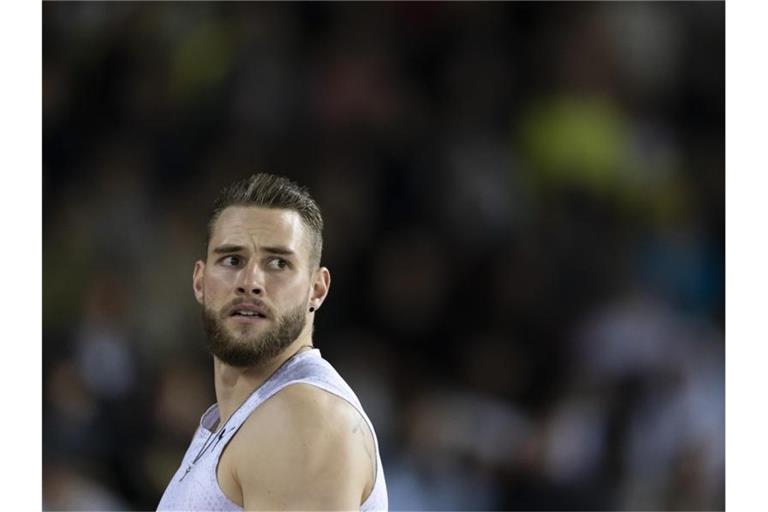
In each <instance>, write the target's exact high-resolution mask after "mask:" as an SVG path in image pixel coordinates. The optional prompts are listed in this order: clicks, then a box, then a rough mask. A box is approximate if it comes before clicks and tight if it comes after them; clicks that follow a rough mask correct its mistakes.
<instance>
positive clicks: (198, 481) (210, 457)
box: [157, 349, 388, 511]
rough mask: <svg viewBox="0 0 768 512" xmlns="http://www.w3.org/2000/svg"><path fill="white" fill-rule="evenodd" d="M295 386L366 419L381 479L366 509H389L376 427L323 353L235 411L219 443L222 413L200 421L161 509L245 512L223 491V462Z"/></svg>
mask: <svg viewBox="0 0 768 512" xmlns="http://www.w3.org/2000/svg"><path fill="white" fill-rule="evenodd" d="M290 384H311V385H312V386H316V387H318V388H320V389H323V390H325V391H327V392H329V393H332V394H334V395H336V396H338V397H340V398H342V399H344V400H346V401H347V402H348V403H349V404H350V405H352V407H354V408H355V409H356V410H357V412H358V413H360V415H361V416H362V417H363V419H365V422H366V423H367V424H368V428H370V429H371V433H372V434H373V442H374V444H375V448H376V475H375V480H374V485H373V490H372V491H371V494H370V495H369V496H368V497H367V498H366V500H365V501H364V502H363V503H362V504H361V505H360V510H387V508H388V502H387V486H386V482H385V481H384V471H383V470H382V467H381V456H380V454H379V443H378V440H377V439H376V433H375V431H374V430H373V425H372V424H371V421H370V420H369V419H368V416H367V415H366V414H365V411H363V408H362V406H361V405H360V401H359V400H358V399H357V396H355V393H354V392H353V391H352V389H351V388H350V387H349V385H348V384H347V383H346V382H344V379H342V378H341V376H340V375H339V374H338V373H337V372H336V370H335V369H334V368H333V367H332V366H331V364H330V363H329V362H328V361H326V360H325V359H323V358H322V357H321V356H320V351H319V350H318V349H312V350H309V351H307V352H302V353H299V354H297V355H295V356H294V357H293V358H292V359H289V360H288V361H287V362H286V363H285V364H284V365H283V366H282V367H280V368H279V369H278V370H277V371H276V372H275V373H274V374H273V375H272V376H271V377H270V378H269V379H268V380H267V381H266V382H265V383H264V384H262V385H261V386H260V387H259V388H258V389H257V390H256V391H254V392H253V394H251V396H249V397H248V399H247V400H246V401H245V402H244V403H243V405H242V406H240V408H239V409H238V410H237V411H235V413H234V414H233V415H232V417H231V418H230V419H229V421H228V422H227V424H226V425H225V427H226V428H225V429H224V430H223V431H222V432H221V433H219V434H217V435H216V438H213V431H212V429H213V426H214V425H216V423H217V421H218V420H219V410H218V406H217V405H216V404H214V405H212V406H211V407H210V408H209V409H208V410H207V411H206V412H205V414H203V417H202V418H201V419H200V427H198V429H197V431H196V432H195V435H194V437H193V438H192V443H191V444H190V445H189V448H188V449H187V453H185V454H184V459H182V461H181V466H179V469H178V470H177V471H176V474H175V475H173V479H172V480H171V482H170V483H169V484H168V487H167V488H166V489H165V492H164V493H163V497H162V498H161V499H160V504H159V505H158V507H157V510H226V511H240V510H242V507H240V506H239V505H237V504H236V503H233V502H232V501H231V500H230V499H229V498H227V497H226V496H225V495H224V493H223V492H222V491H221V488H220V487H219V482H218V479H217V478H216V467H217V466H218V464H219V458H220V457H221V453H222V451H223V450H224V447H225V446H226V445H227V443H229V441H230V440H231V439H232V437H233V436H234V435H235V433H236V432H237V430H238V429H239V428H240V426H242V424H243V423H244V422H245V420H246V419H247V418H248V416H249V415H250V414H251V413H252V412H253V411H254V410H255V409H256V408H257V407H258V406H259V405H261V404H262V403H263V402H264V401H265V400H267V399H268V398H269V397H271V396H272V395H274V394H275V393H277V392H278V391H280V390H281V389H283V388H284V387H286V386H288V385H290ZM206 443H208V448H207V449H206V450H205V451H204V453H203V455H202V456H200V458H199V459H198V461H197V462H196V463H195V464H192V461H193V460H194V459H195V457H197V456H198V454H199V453H200V451H201V450H202V449H203V448H204V447H205V446H206ZM190 466H191V468H190Z"/></svg>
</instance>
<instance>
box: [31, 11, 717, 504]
mask: <svg viewBox="0 0 768 512" xmlns="http://www.w3.org/2000/svg"><path fill="white" fill-rule="evenodd" d="M724 15H725V8H724V3H722V2H701V3H684V2H682V3H681V2H675V3H664V2H650V3H645V2H626V3H625V2H619V3H611V2H599V3H582V2H574V3H556V2H545V3H530V2H523V3H442V2H429V3H421V2H402V3H399V2H398V3H389V2H386V3H378V2H376V3H347V2H340V3H321V2H309V3H240V2H232V3H230V2H222V3H214V2H211V3H208V2H191V3H177V2H158V3H150V2H136V3H131V2H116V3H107V2H103V3H101V2H83V3H72V2H45V3H44V4H43V20H42V24H43V112H44V115H43V205H44V206H43V249H44V254H43V284H44V289H43V293H44V299H43V300H44V302H43V305H44V306H43V316H44V322H43V362H42V363H43V457H44V460H43V505H44V508H45V509H49V510H117V509H119V510H127V509H153V508H154V507H156V505H157V502H158V501H159V498H160V495H161V493H162V491H163V489H164V487H165V485H166V484H167V482H168V480H169V478H170V476H171V475H172V473H173V472H174V471H175V470H176V468H177V465H178V464H179V462H180V460H181V456H182V454H183V452H184V450H185V449H186V446H187V444H188V442H189V440H190V438H191V435H192V433H193V431H194V429H195V428H196V426H197V425H198V422H199V419H200V416H201V414H202V413H203V412H204V410H205V409H206V407H207V406H208V405H210V404H211V403H213V402H214V401H215V398H214V395H213V381H212V368H211V361H210V356H209V355H208V354H207V352H206V349H205V344H204V340H203V331H202V327H201V323H200V319H199V316H200V312H199V306H198V305H197V304H196V302H195V301H194V298H193V295H192V286H191V275H192V268H193V264H194V261H195V260H196V259H197V258H199V257H201V255H202V254H203V253H204V247H203V243H204V235H205V221H206V218H207V213H208V210H209V208H210V206H211V203H212V200H213V198H214V196H215V194H216V193H217V191H218V190H219V189H220V187H222V186H223V185H225V184H227V183H228V182H230V181H231V180H233V179H236V178H239V177H243V176H246V175H248V174H250V173H253V172H257V171H267V172H273V173H278V174H284V175H287V176H289V177H290V178H292V179H294V180H296V181H298V182H299V183H301V184H304V185H307V186H308V187H309V189H310V191H311V192H312V194H313V195H314V196H315V198H316V199H317V201H318V203H319V204H320V206H321V208H322V210H323V214H324V217H325V224H326V231H325V249H324V254H323V263H324V264H325V265H326V266H328V267H329V268H330V270H331V274H332V287H331V292H330V296H329V298H328V301H327V302H326V303H325V305H324V307H323V309H322V311H321V313H320V315H319V316H318V317H317V321H316V329H315V339H314V341H315V344H316V346H318V347H319V348H320V350H321V352H322V354H323V356H324V357H325V358H326V359H328V360H329V361H331V363H332V364H333V365H334V366H335V367H336V368H337V369H338V370H339V372H340V373H341V374H342V375H343V376H344V377H345V378H346V380H347V381H348V382H349V383H350V385H351V386H352V387H353V389H354V390H355V391H356V392H357V394H358V396H359V397H360V399H361V401H362V403H363V406H364V407H365V408H366V410H367V412H368V414H369V415H370V417H371V419H372V421H373V423H374V425H375V426H376V429H377V433H378V436H379V441H380V446H381V455H382V460H383V463H384V469H385V472H386V477H387V483H388V488H389V499H390V508H391V509H392V510H429V509H432V510H497V509H506V510H515V509H519V510H555V509H568V510H618V509H621V510H638V509H643V510H656V509H664V510H683V509H684V510H690V509H696V510H714V509H723V508H724V492H725V490H724V489H725V487H724V472H725V461H724V459H725V454H724V428H725V426H724V422H725V414H724V409H725V403H724V402H725V398H724V377H725V374H724V373H725V372H724V258H725V245H724V242H725V224H724V172H725V149H724V142H725V141H724V131H725V123H724V113H725V100H724V85H725V70H724V61H725V57H724V47H725V37H724V35H725V34H724V32H725V28H724Z"/></svg>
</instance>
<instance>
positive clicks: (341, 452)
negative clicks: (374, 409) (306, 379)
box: [234, 384, 375, 509]
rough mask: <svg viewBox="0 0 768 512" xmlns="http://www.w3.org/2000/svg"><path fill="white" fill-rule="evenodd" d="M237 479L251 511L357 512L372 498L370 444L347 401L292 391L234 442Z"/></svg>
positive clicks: (309, 390)
mask: <svg viewBox="0 0 768 512" xmlns="http://www.w3.org/2000/svg"><path fill="white" fill-rule="evenodd" d="M235 441H237V446H238V449H237V450H236V453H235V454H234V455H235V457H234V462H235V472H236V477H237V480H238V481H239V484H240V486H241V488H242V491H243V500H244V504H245V505H246V507H245V508H246V509H248V508H304V509H312V508H334V509H357V508H359V506H360V503H361V502H362V500H363V499H364V498H365V497H367V495H368V494H369V493H370V489H371V488H372V484H373V471H374V466H373V464H375V456H372V453H375V452H373V438H372V436H371V434H370V431H369V429H368V427H367V424H366V423H365V421H364V420H363V418H362V417H361V416H360V414H359V413H358V412H357V411H356V410H355V409H354V408H353V407H352V405H350V404H349V403H348V402H346V401H345V400H344V399H342V398H340V397H338V396H336V395H333V394H331V393H328V392H326V391H324V390H322V389H320V388H318V387H316V386H312V385H309V384H292V385H290V386H287V387H286V388H284V389H283V390H281V391H279V392H278V393H276V394H275V395H274V396H273V397H271V398H270V399H268V400H266V401H265V402H264V403H263V404H262V405H261V406H260V407H258V408H257V409H256V410H255V411H254V412H253V413H252V414H251V416H250V417H249V418H248V420H247V421H246V422H245V423H244V424H243V426H242V427H241V429H240V432H239V433H238V435H237V436H236V440H235Z"/></svg>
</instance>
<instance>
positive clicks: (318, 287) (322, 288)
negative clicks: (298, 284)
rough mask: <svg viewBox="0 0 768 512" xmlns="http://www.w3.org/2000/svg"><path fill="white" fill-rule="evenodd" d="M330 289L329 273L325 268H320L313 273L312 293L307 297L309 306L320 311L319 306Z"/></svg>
mask: <svg viewBox="0 0 768 512" xmlns="http://www.w3.org/2000/svg"><path fill="white" fill-rule="evenodd" d="M330 288H331V273H330V271H329V270H328V269H327V268H326V267H320V268H319V269H317V270H316V271H315V278H314V281H313V282H312V292H311V293H310V295H309V306H310V307H313V308H315V311H317V310H318V309H320V305H321V304H322V303H323V301H324V300H325V297H326V296H327V295H328V290H330Z"/></svg>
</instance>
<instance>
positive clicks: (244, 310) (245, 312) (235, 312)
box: [227, 303, 269, 319]
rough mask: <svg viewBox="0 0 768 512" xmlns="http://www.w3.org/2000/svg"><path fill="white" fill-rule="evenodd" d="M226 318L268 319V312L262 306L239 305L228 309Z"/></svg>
mask: <svg viewBox="0 0 768 512" xmlns="http://www.w3.org/2000/svg"><path fill="white" fill-rule="evenodd" d="M227 316H228V317H237V318H253V319H257V318H269V313H268V310H267V308H266V307H265V306H263V305H262V304H254V303H240V304H235V305H234V306H232V307H230V308H229V314H228V315H227Z"/></svg>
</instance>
